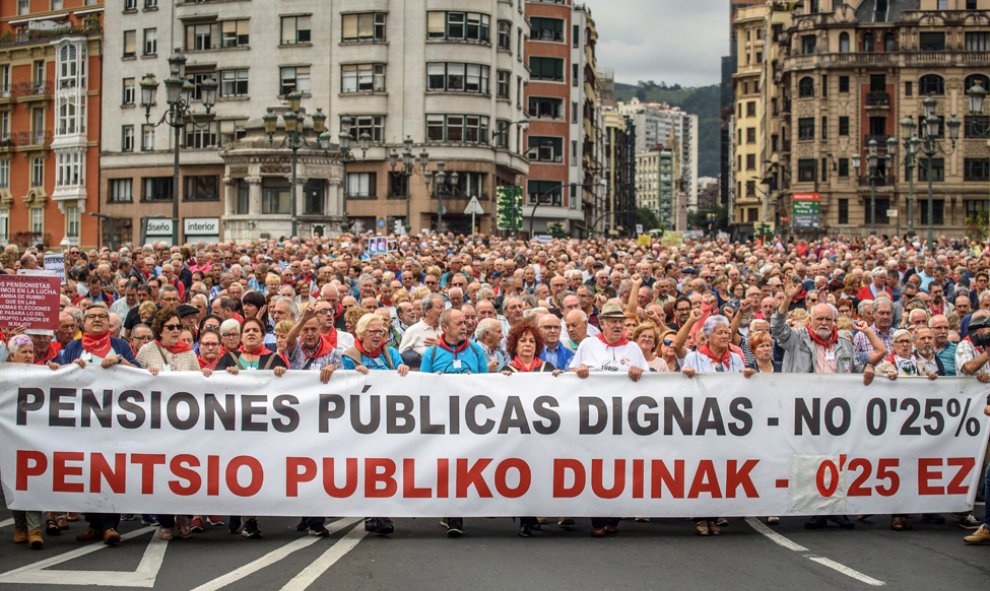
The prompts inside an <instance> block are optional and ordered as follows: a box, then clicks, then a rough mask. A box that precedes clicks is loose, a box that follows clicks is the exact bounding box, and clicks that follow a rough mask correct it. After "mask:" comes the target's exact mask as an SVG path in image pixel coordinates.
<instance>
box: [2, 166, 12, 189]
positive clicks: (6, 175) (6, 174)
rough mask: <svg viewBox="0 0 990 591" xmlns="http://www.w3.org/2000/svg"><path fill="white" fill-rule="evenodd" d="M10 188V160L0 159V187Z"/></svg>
mask: <svg viewBox="0 0 990 591" xmlns="http://www.w3.org/2000/svg"><path fill="white" fill-rule="evenodd" d="M9 188H10V160H0V189H9Z"/></svg>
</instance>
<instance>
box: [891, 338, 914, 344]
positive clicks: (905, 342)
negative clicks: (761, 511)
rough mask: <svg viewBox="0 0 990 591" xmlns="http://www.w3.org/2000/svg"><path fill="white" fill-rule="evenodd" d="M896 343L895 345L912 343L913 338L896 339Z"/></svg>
mask: <svg viewBox="0 0 990 591" xmlns="http://www.w3.org/2000/svg"><path fill="white" fill-rule="evenodd" d="M894 344H895V345H910V344H911V339H897V340H896V341H894Z"/></svg>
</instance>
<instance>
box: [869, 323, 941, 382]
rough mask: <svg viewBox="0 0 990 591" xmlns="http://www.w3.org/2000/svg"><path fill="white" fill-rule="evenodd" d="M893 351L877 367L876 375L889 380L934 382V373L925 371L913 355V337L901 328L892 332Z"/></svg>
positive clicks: (935, 375)
mask: <svg viewBox="0 0 990 591" xmlns="http://www.w3.org/2000/svg"><path fill="white" fill-rule="evenodd" d="M892 343H893V347H892V349H893V351H892V352H891V353H890V355H888V356H887V357H886V358H884V360H883V361H882V362H880V363H879V364H878V365H877V374H878V375H883V376H887V378H889V379H891V380H896V379H897V378H898V377H927V378H928V379H930V380H934V379H935V378H937V377H938V374H937V373H935V372H929V371H926V370H925V367H924V365H923V364H922V363H919V362H918V357H917V355H915V353H914V335H912V334H911V331H909V330H907V329H905V328H902V329H900V330H897V331H895V332H894V337H893V340H892Z"/></svg>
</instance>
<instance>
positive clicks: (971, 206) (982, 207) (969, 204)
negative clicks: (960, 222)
mask: <svg viewBox="0 0 990 591" xmlns="http://www.w3.org/2000/svg"><path fill="white" fill-rule="evenodd" d="M963 203H964V204H965V207H966V220H967V221H969V220H975V219H976V216H978V215H985V214H986V211H987V200H986V199H966V200H964V201H963Z"/></svg>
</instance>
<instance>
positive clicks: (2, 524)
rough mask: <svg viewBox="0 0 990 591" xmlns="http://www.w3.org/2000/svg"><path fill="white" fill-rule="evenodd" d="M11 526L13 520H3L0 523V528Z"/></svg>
mask: <svg viewBox="0 0 990 591" xmlns="http://www.w3.org/2000/svg"><path fill="white" fill-rule="evenodd" d="M11 525H14V520H13V519H4V520H3V521H0V528H3V527H9V526H11Z"/></svg>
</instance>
